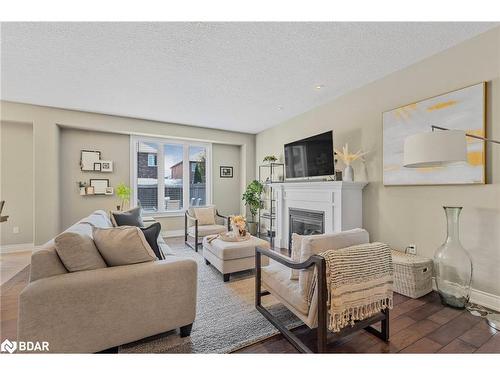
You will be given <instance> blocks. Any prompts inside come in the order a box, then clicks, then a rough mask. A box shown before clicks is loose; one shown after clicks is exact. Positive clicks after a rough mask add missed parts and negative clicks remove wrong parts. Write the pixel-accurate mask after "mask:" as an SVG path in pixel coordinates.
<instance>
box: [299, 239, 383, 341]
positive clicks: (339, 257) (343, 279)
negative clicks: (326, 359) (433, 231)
mask: <svg viewBox="0 0 500 375" xmlns="http://www.w3.org/2000/svg"><path fill="white" fill-rule="evenodd" d="M318 255H320V256H322V257H323V258H325V260H326V283H327V287H328V307H329V319H328V329H330V330H331V331H333V332H339V331H340V330H341V329H342V328H344V327H346V326H347V325H349V324H350V325H354V323H355V321H357V320H363V319H366V318H369V317H371V316H373V315H375V314H377V313H378V312H380V311H381V310H384V309H386V308H390V309H392V273H393V270H392V256H391V250H390V248H389V247H388V246H387V245H385V244H383V243H379V242H374V243H366V244H362V245H356V246H351V247H346V248H343V249H337V250H328V251H325V252H323V253H321V254H318ZM313 280H314V281H313V283H312V286H311V289H310V292H309V297H308V299H309V302H310V301H311V299H312V295H313V293H314V290H315V288H316V283H317V270H315V274H314V278H313Z"/></svg>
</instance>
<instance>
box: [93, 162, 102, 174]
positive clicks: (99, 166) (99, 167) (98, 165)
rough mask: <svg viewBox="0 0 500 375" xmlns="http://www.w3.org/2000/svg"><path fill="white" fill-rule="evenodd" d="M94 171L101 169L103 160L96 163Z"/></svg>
mask: <svg viewBox="0 0 500 375" xmlns="http://www.w3.org/2000/svg"><path fill="white" fill-rule="evenodd" d="M94 171H96V172H100V171H101V162H98V163H94Z"/></svg>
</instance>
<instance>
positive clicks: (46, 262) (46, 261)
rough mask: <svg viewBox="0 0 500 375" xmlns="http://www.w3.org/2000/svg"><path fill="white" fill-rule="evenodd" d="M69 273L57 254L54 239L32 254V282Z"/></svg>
mask: <svg viewBox="0 0 500 375" xmlns="http://www.w3.org/2000/svg"><path fill="white" fill-rule="evenodd" d="M65 273H68V270H67V269H66V267H64V264H63V263H62V262H61V258H59V255H57V252H56V248H55V245H54V240H50V241H49V242H47V243H46V244H44V245H43V246H42V247H41V248H40V249H38V250H35V251H34V252H33V254H31V267H30V282H33V281H36V280H39V279H43V278H46V277H51V276H56V275H62V274H65Z"/></svg>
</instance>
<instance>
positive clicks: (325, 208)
mask: <svg viewBox="0 0 500 375" xmlns="http://www.w3.org/2000/svg"><path fill="white" fill-rule="evenodd" d="M366 185H367V182H347V181H314V182H313V181H307V182H282V183H275V184H273V193H274V194H275V199H276V245H277V246H280V247H284V248H288V236H289V233H288V224H289V223H288V219H289V212H288V211H289V209H291V208H292V209H293V208H295V209H303V210H309V211H311V210H313V211H320V212H324V229H325V233H336V232H341V231H344V230H348V229H353V228H361V227H362V225H363V195H362V191H363V188H364V187H365V186H366Z"/></svg>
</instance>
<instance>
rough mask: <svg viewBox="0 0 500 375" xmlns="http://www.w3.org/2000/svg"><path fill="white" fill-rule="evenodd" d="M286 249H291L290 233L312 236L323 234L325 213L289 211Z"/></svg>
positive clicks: (292, 209)
mask: <svg viewBox="0 0 500 375" xmlns="http://www.w3.org/2000/svg"><path fill="white" fill-rule="evenodd" d="M288 212H289V218H288V228H289V229H288V249H290V250H291V248H292V233H297V234H301V235H306V236H308V235H313V234H323V233H325V213H324V212H323V211H312V210H299V209H295V208H291V209H289V211H288Z"/></svg>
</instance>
